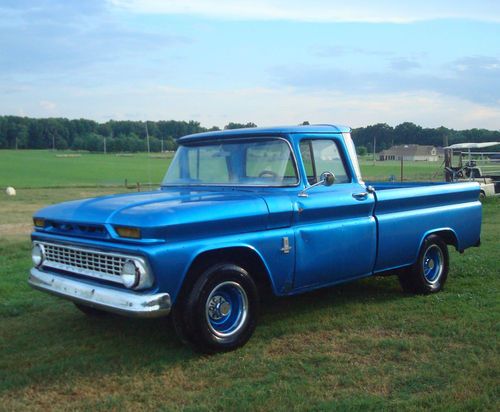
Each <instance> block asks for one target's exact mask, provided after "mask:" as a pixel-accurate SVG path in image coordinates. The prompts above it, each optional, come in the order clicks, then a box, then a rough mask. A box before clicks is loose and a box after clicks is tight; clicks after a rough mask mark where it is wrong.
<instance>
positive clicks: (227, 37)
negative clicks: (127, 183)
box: [0, 0, 500, 129]
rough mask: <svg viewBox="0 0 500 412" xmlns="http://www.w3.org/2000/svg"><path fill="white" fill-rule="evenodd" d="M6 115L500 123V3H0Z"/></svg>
mask: <svg viewBox="0 0 500 412" xmlns="http://www.w3.org/2000/svg"><path fill="white" fill-rule="evenodd" d="M0 93H1V96H2V98H1V100H0V114H13V115H26V116H34V117H48V116H63V117H69V118H80V117H83V118H92V119H95V120H97V121H106V120H108V119H131V120H146V119H149V120H160V119H177V120H196V121H199V122H201V123H202V125H204V126H212V125H217V126H220V127H222V126H224V125H225V124H226V123H228V122H229V121H237V122H248V121H253V122H255V123H257V124H258V125H273V124H297V123H299V122H302V121H303V120H309V121H310V122H321V123H325V122H332V123H334V122H338V123H343V124H349V125H351V126H354V127H357V126H364V125H367V124H373V123H377V122H387V123H389V124H391V125H396V124H398V123H400V122H403V121H413V122H416V123H419V124H421V125H423V126H428V127H436V126H441V125H444V126H447V127H453V128H456V129H461V128H472V127H485V128H490V129H499V128H500V1H496V0H495V1H489V0H482V1H481V0H479V1H475V2H471V1H463V0H455V1H447V0H444V1H437V0H436V1H429V0H420V1H418V2H415V1H411V2H409V1H408V2H405V1H394V0H380V1H377V2H374V1H368V0H351V1H349V2H346V1H342V2H340V1H333V0H330V1H323V0H310V1H307V2H305V1H296V0H288V1H282V0H269V1H262V0H253V1H247V0H242V1H230V0H174V1H169V0H164V1H160V0H140V1H139V0H109V1H105V0H101V1H97V0H85V1H84V0H66V1H63V0H60V1H56V0H15V1H14V0H2V1H1V2H0Z"/></svg>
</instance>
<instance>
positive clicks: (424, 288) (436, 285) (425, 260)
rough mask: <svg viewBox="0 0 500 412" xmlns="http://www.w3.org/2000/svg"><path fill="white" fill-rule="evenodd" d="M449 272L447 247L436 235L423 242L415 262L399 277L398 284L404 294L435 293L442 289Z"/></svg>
mask: <svg viewBox="0 0 500 412" xmlns="http://www.w3.org/2000/svg"><path fill="white" fill-rule="evenodd" d="M448 270H449V256H448V247H447V246H446V243H444V241H443V240H442V239H441V238H440V237H439V236H437V235H430V236H428V237H427V238H426V239H425V240H424V243H423V245H422V247H421V249H420V252H419V254H418V258H417V261H416V262H415V264H413V265H412V266H411V267H409V268H408V269H407V270H405V271H404V273H402V274H400V275H399V282H400V284H401V287H402V288H403V290H404V291H405V292H409V293H421V294H428V293H436V292H439V291H440V290H442V289H443V287H444V284H445V282H446V279H447V277H448Z"/></svg>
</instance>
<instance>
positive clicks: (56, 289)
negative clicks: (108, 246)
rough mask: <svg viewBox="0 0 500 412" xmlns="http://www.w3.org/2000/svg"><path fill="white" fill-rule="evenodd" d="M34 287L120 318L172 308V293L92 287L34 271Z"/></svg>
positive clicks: (159, 313) (31, 281)
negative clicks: (120, 316) (147, 292)
mask: <svg viewBox="0 0 500 412" xmlns="http://www.w3.org/2000/svg"><path fill="white" fill-rule="evenodd" d="M28 283H29V284H30V286H32V287H33V288H34V289H38V290H41V291H44V292H48V293H51V294H53V295H56V296H60V297H62V298H65V299H68V300H71V301H74V302H78V303H82V304H84V305H88V306H92V307H95V308H98V309H102V310H105V311H108V312H113V313H117V314H120V315H126V316H132V317H142V318H152V317H159V316H165V315H168V314H169V312H170V309H171V307H172V303H171V300H170V295H169V294H168V293H156V294H142V293H137V292H132V291H129V290H123V291H122V290H117V289H115V288H111V287H106V286H100V285H91V284H88V283H85V282H81V281H78V280H75V279H69V278H67V277H64V276H61V275H59V274H56V273H51V272H45V271H41V270H39V269H37V268H32V269H31V271H30V277H29V280H28Z"/></svg>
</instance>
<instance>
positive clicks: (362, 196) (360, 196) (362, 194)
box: [352, 192, 368, 200]
mask: <svg viewBox="0 0 500 412" xmlns="http://www.w3.org/2000/svg"><path fill="white" fill-rule="evenodd" d="M352 197H353V198H354V199H356V200H365V199H366V198H367V197H368V193H367V192H360V193H353V194H352Z"/></svg>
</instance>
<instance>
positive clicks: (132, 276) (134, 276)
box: [120, 260, 152, 289]
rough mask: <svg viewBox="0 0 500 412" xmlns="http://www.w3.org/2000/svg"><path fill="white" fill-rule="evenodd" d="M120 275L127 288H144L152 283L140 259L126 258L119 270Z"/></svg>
mask: <svg viewBox="0 0 500 412" xmlns="http://www.w3.org/2000/svg"><path fill="white" fill-rule="evenodd" d="M120 277H121V278H122V282H123V284H124V285H125V287H127V288H129V289H144V288H147V287H149V286H151V285H152V281H151V277H150V276H149V273H148V271H147V270H146V266H145V265H144V263H143V262H141V261H140V260H127V261H126V262H125V263H124V265H123V267H122V270H121V273H120Z"/></svg>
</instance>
